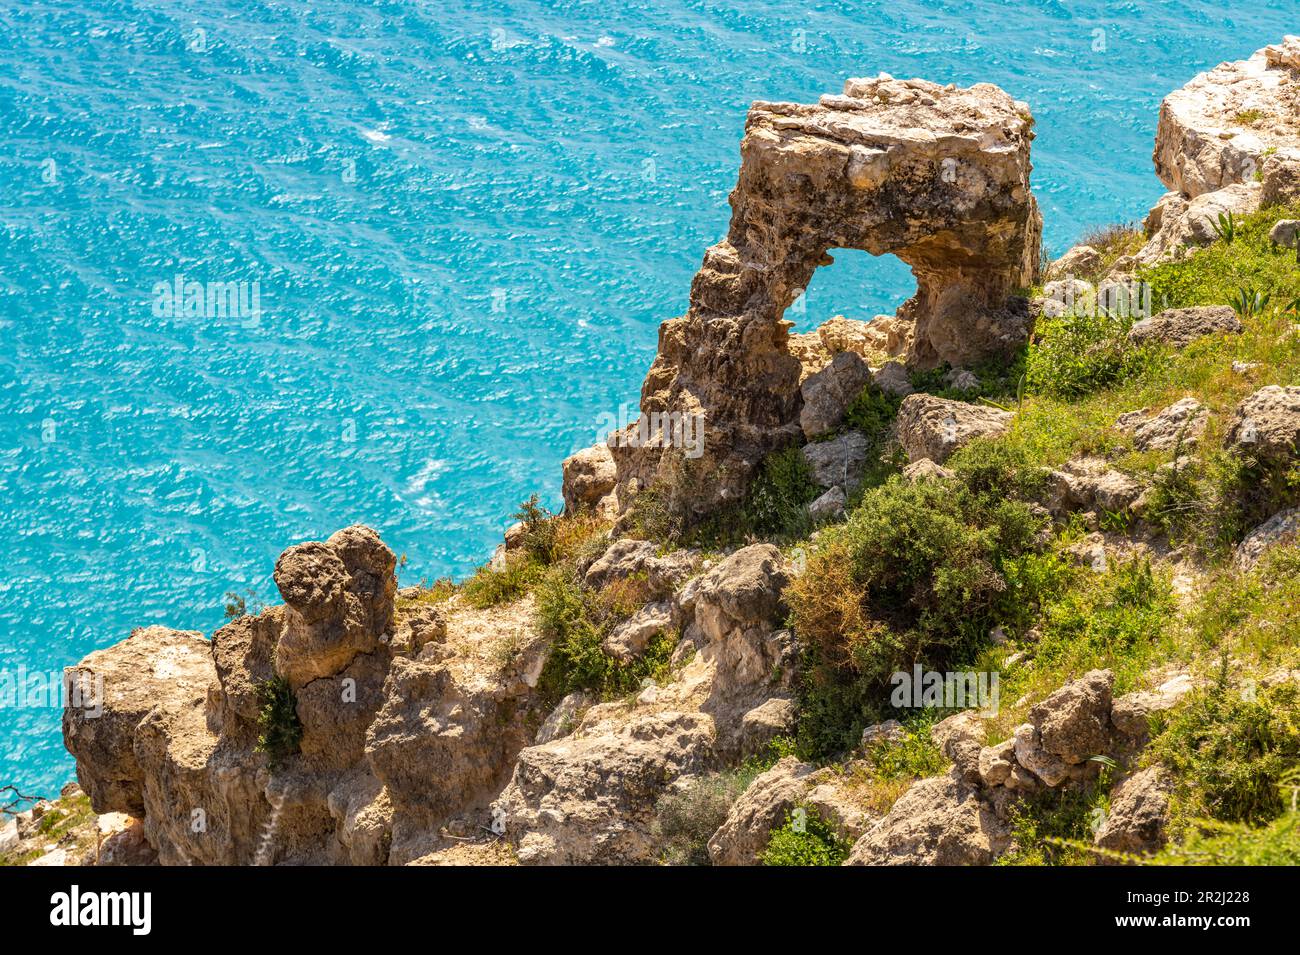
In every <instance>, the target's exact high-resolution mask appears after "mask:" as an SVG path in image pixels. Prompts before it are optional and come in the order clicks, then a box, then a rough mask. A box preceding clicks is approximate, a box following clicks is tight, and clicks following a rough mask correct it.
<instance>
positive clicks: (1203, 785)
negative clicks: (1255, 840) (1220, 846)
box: [1144, 681, 1300, 826]
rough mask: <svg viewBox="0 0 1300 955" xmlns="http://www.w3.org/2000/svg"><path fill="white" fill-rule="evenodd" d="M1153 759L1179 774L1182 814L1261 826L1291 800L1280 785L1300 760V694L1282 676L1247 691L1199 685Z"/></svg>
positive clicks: (1160, 738)
mask: <svg viewBox="0 0 1300 955" xmlns="http://www.w3.org/2000/svg"><path fill="white" fill-rule="evenodd" d="M1144 760H1145V761H1147V762H1157V761H1158V762H1161V763H1164V764H1165V765H1167V766H1169V767H1170V769H1171V771H1172V773H1173V775H1174V778H1175V779H1177V780H1178V784H1179V789H1178V797H1179V799H1178V808H1179V811H1178V813H1177V815H1178V817H1181V818H1182V819H1183V820H1184V821H1186V820H1187V819H1188V818H1189V817H1208V818H1210V819H1214V820H1218V821H1219V822H1229V823H1234V822H1240V823H1246V824H1248V825H1252V826H1262V825H1266V824H1267V823H1269V822H1271V821H1272V820H1274V819H1276V818H1277V817H1278V816H1280V815H1281V814H1282V812H1283V810H1284V809H1285V808H1286V806H1285V803H1284V802H1283V799H1282V795H1281V793H1280V791H1279V786H1280V785H1281V783H1282V781H1283V779H1284V777H1286V776H1287V774H1288V773H1291V772H1292V771H1294V770H1295V768H1296V766H1297V764H1298V763H1300V699H1297V688H1296V687H1295V686H1294V685H1292V684H1290V683H1286V684H1281V685H1279V686H1275V687H1272V688H1270V689H1263V690H1257V691H1254V692H1251V691H1250V690H1249V689H1248V690H1247V692H1241V691H1240V690H1236V689H1233V688H1232V687H1230V686H1228V685H1227V684H1226V682H1223V681H1221V682H1219V683H1218V684H1216V685H1214V686H1212V687H1210V688H1207V689H1205V690H1201V691H1198V692H1196V693H1195V694H1194V695H1193V696H1192V697H1191V699H1189V700H1188V701H1187V702H1186V703H1185V704H1184V705H1183V706H1181V707H1180V708H1179V709H1178V710H1177V711H1176V712H1175V713H1174V714H1173V715H1172V716H1171V717H1169V719H1168V720H1167V722H1165V723H1164V725H1162V726H1158V727H1157V729H1156V731H1155V732H1154V733H1153V739H1152V742H1151V746H1150V747H1149V748H1148V750H1147V753H1146V754H1145V755H1144Z"/></svg>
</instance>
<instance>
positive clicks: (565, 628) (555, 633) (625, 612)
mask: <svg viewBox="0 0 1300 955" xmlns="http://www.w3.org/2000/svg"><path fill="white" fill-rule="evenodd" d="M646 599H647V595H646V593H645V592H644V581H643V580H639V579H636V578H630V579H627V580H623V581H615V582H613V583H611V584H608V585H606V587H605V588H604V589H603V590H601V591H599V592H597V591H593V590H589V589H588V588H586V587H584V586H583V585H582V584H581V582H580V581H579V580H578V578H577V575H576V573H575V572H573V571H572V570H571V569H570V568H568V567H565V566H559V567H556V568H555V569H554V570H552V572H550V573H549V574H547V575H546V576H545V577H544V578H543V579H542V581H541V583H540V584H539V585H538V587H537V624H538V628H539V629H540V630H541V632H542V634H543V635H544V636H546V637H548V638H549V639H550V640H551V649H550V653H549V654H548V655H547V658H546V662H545V664H543V667H542V673H541V677H540V678H539V680H538V689H539V691H540V692H541V694H542V697H543V699H544V700H546V701H547V702H548V703H554V702H556V701H558V700H560V699H561V698H562V697H564V696H566V695H568V694H569V693H573V692H576V691H579V690H585V691H588V692H591V693H594V694H596V695H597V696H598V697H600V698H602V699H608V698H610V697H614V696H618V695H620V694H624V693H629V692H631V691H633V690H635V689H637V688H639V687H640V686H641V684H642V682H643V681H644V680H646V679H647V678H649V679H655V680H658V679H662V678H663V677H664V676H665V675H666V674H667V671H668V664H669V661H670V659H671V658H672V653H673V649H674V647H675V646H676V644H677V634H676V633H675V632H672V631H665V632H662V633H660V634H658V635H657V636H655V637H653V638H652V639H651V640H650V642H649V644H648V645H647V646H646V648H645V650H644V652H642V653H641V654H640V655H639V656H638V657H636V658H635V659H633V660H632V661H630V662H623V661H620V660H618V659H617V658H616V657H614V656H613V655H611V654H610V653H608V652H607V651H606V650H605V648H604V646H603V641H604V639H605V637H606V636H608V635H609V633H610V632H611V631H613V629H614V627H616V626H617V625H618V624H619V623H622V622H623V621H625V620H627V619H628V618H629V617H630V616H631V615H632V614H633V612H635V610H637V609H639V608H640V607H641V606H642V605H644V603H645V602H646Z"/></svg>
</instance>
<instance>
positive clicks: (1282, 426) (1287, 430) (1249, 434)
mask: <svg viewBox="0 0 1300 955" xmlns="http://www.w3.org/2000/svg"><path fill="white" fill-rule="evenodd" d="M1224 445H1225V446H1226V447H1227V448H1228V449H1229V450H1231V451H1235V452H1237V453H1239V454H1249V455H1251V456H1253V457H1255V458H1256V459H1257V460H1259V461H1261V462H1264V463H1268V464H1275V465H1282V466H1287V465H1290V464H1291V463H1292V462H1293V461H1295V460H1296V458H1297V456H1300V386H1295V385H1292V386H1289V387H1286V388H1283V387H1281V386H1279V385H1269V386H1268V387H1267V388H1261V389H1260V390H1259V391H1257V392H1255V393H1254V394H1252V395H1249V396H1247V397H1246V398H1244V399H1242V401H1241V403H1240V404H1238V405H1237V409H1236V411H1235V412H1234V413H1233V416H1232V421H1231V423H1230V424H1229V426H1228V433H1227V435H1226V436H1225V438H1224Z"/></svg>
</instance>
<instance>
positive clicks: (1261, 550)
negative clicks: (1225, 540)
mask: <svg viewBox="0 0 1300 955" xmlns="http://www.w3.org/2000/svg"><path fill="white" fill-rule="evenodd" d="M1297 541H1300V507H1293V508H1290V509H1289V510H1285V511H1280V512H1278V513H1277V514H1274V515H1273V516H1272V517H1270V518H1269V519H1268V520H1266V521H1265V522H1264V523H1263V524H1260V525H1259V527H1256V528H1255V529H1254V530H1253V531H1251V532H1250V533H1249V534H1247V535H1246V539H1245V540H1243V541H1242V542H1241V543H1240V544H1238V545H1237V550H1236V552H1235V553H1234V554H1233V560H1234V562H1235V563H1236V565H1237V567H1238V569H1240V570H1243V571H1250V570H1254V569H1255V567H1256V566H1257V565H1258V564H1259V562H1260V560H1261V559H1263V557H1264V555H1265V554H1266V553H1267V552H1268V551H1270V550H1271V549H1272V548H1274V547H1278V546H1281V545H1283V544H1294V543H1296V542H1297Z"/></svg>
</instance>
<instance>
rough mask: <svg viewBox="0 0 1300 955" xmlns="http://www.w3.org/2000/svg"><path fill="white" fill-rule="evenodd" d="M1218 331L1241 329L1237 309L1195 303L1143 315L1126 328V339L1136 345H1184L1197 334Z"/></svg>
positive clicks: (1191, 340) (1236, 330) (1210, 333)
mask: <svg viewBox="0 0 1300 955" xmlns="http://www.w3.org/2000/svg"><path fill="white" fill-rule="evenodd" d="M1221 332H1227V333H1230V334H1240V333H1241V322H1240V320H1238V318H1237V313H1236V312H1235V311H1233V310H1232V308H1231V307H1230V306H1228V305H1194V306H1192V307H1190V308H1167V309H1165V310H1164V311H1163V312H1160V313H1159V314H1157V315H1153V316H1152V317H1151V318H1144V319H1143V320H1142V321H1140V322H1137V323H1135V324H1134V325H1133V327H1132V328H1131V329H1129V340H1130V341H1132V342H1134V343H1135V344H1138V345H1146V344H1161V345H1173V346H1174V347H1175V348H1186V347H1187V346H1188V345H1190V344H1191V343H1192V342H1194V341H1196V340H1197V339H1198V338H1204V337H1205V336H1206V335H1216V334H1219V333H1221Z"/></svg>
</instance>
